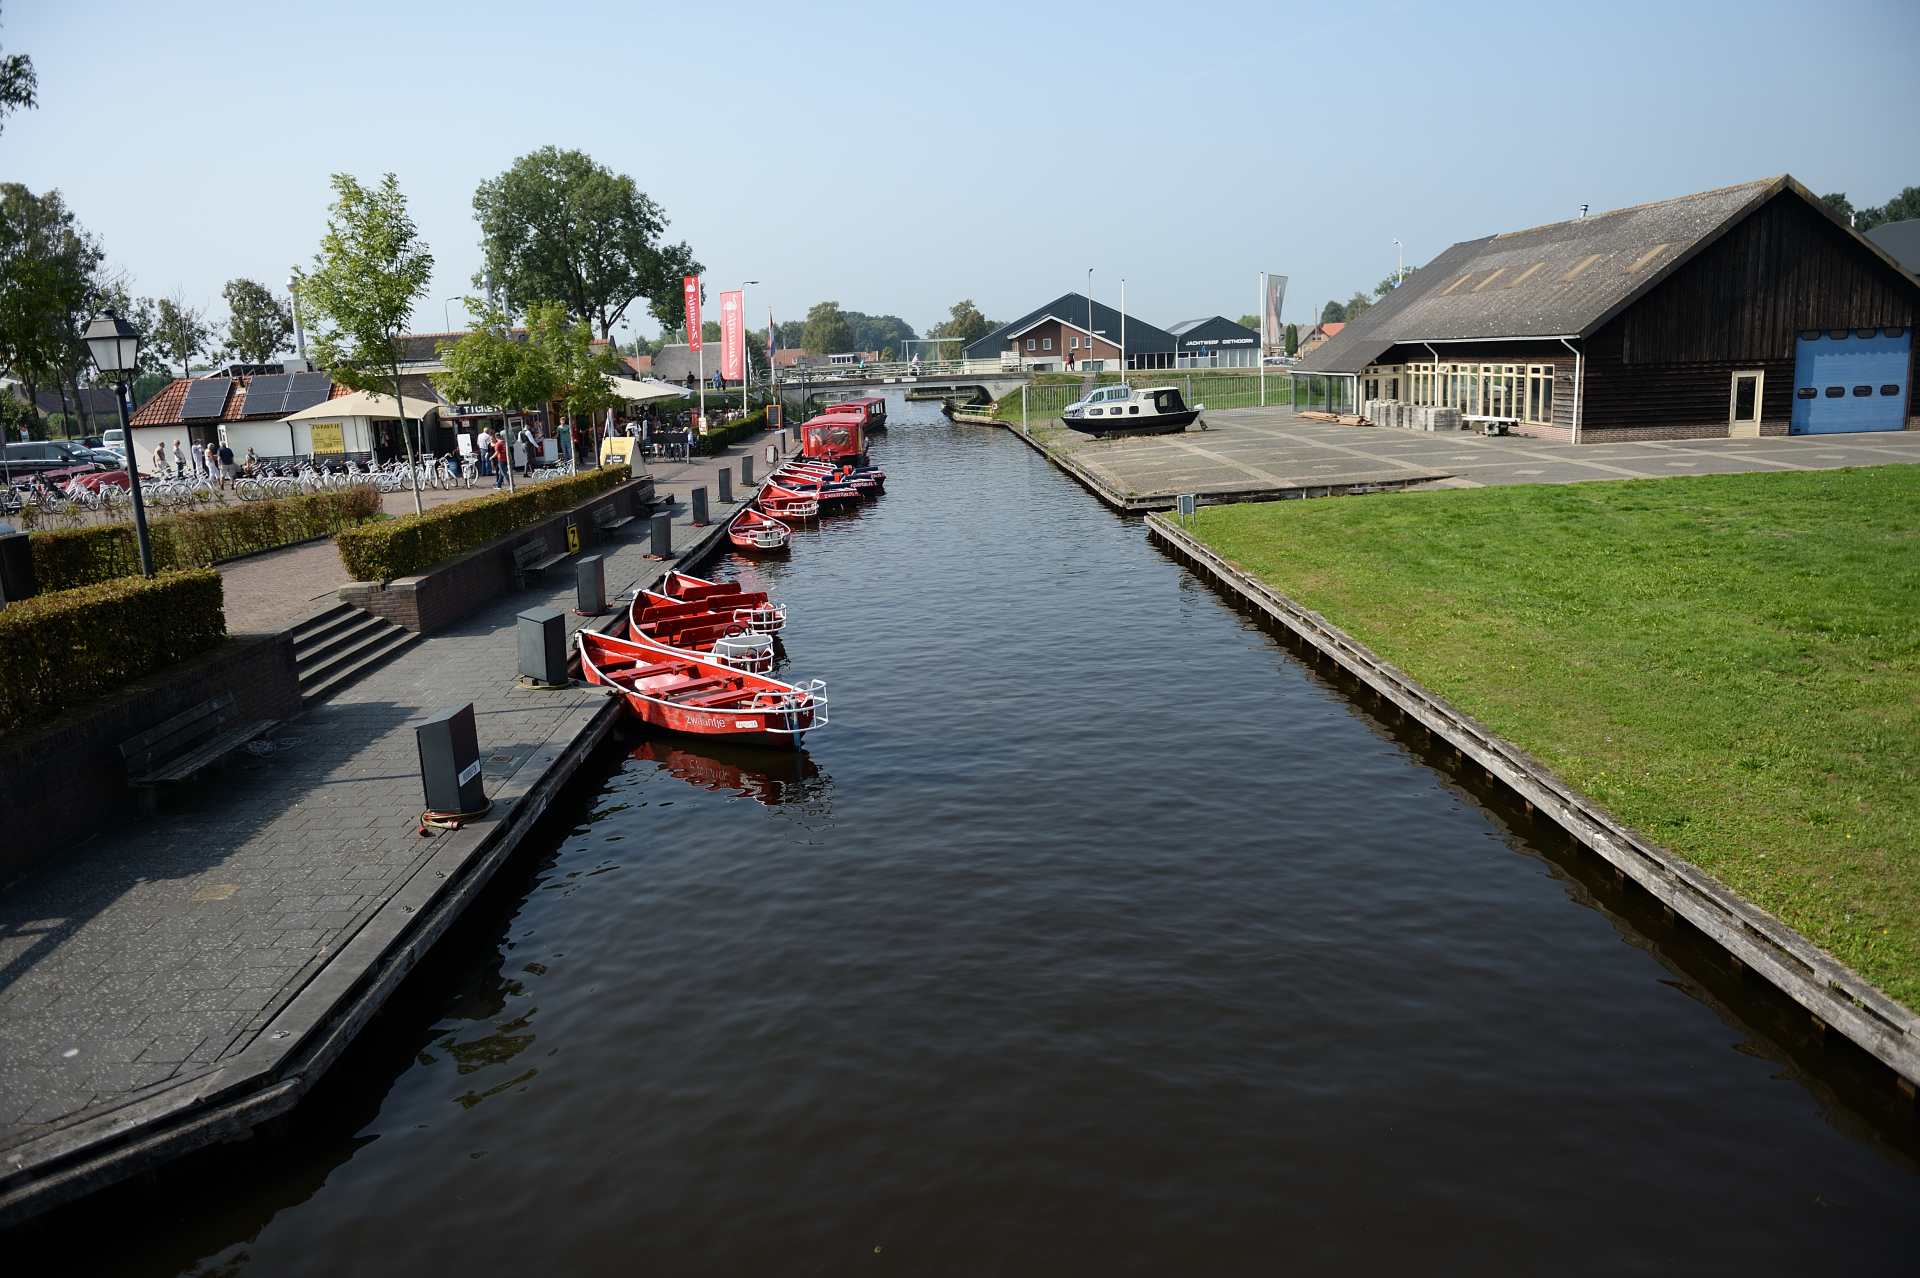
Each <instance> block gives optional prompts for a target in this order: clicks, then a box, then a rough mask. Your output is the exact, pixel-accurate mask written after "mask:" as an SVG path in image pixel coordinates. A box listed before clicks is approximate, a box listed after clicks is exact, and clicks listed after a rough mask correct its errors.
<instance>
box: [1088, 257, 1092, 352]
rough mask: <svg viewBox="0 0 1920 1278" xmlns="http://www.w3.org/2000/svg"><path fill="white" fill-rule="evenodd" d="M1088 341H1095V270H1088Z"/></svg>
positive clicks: (1089, 268)
mask: <svg viewBox="0 0 1920 1278" xmlns="http://www.w3.org/2000/svg"><path fill="white" fill-rule="evenodd" d="M1087 341H1088V342H1089V343H1091V342H1092V341H1093V268H1092V267H1091V266H1089V267H1088V268H1087Z"/></svg>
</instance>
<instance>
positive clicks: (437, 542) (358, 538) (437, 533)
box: [333, 466, 633, 581]
mask: <svg viewBox="0 0 1920 1278" xmlns="http://www.w3.org/2000/svg"><path fill="white" fill-rule="evenodd" d="M632 478H633V470H632V468H631V467H627V466H602V467H601V468H600V469H598V470H589V471H583V472H581V473H580V474H578V475H574V476H571V477H569V478H566V479H546V480H542V481H541V482H539V483H537V484H530V485H528V486H527V487H525V488H522V489H520V490H519V491H518V492H515V493H495V494H494V495H492V496H490V497H469V498H467V499H466V500H465V501H457V502H453V503H451V504H449V505H445V506H437V507H435V508H434V509H432V510H429V511H427V512H426V513H425V514H422V515H403V516H401V517H400V518H398V519H389V520H385V521H383V522H381V523H377V524H366V525H364V526H362V527H359V528H349V529H347V530H345V531H344V532H342V533H340V534H339V535H338V536H336V537H335V538H334V539H333V544H334V545H336V546H338V547H339V548H340V562H341V563H343V564H345V565H346V566H347V572H348V573H349V574H350V575H351V576H352V577H353V579H354V580H355V581H392V580H393V579H394V578H395V577H411V576H414V575H415V574H417V573H423V572H425V571H427V569H429V568H432V567H433V566H434V565H436V564H443V563H445V562H446V561H447V560H449V559H453V558H455V557H457V556H459V555H464V554H466V553H467V552H468V551H469V550H476V549H478V548H479V547H481V546H484V545H486V544H487V543H488V542H490V541H492V540H493V539H494V538H496V537H504V536H506V535H507V534H508V533H510V532H512V531H514V530H515V529H517V528H525V527H526V526H527V525H528V524H536V523H539V522H540V521H541V520H542V519H545V518H546V517H547V516H549V515H553V514H558V513H559V512H560V511H563V510H571V509H572V508H573V507H575V506H578V505H579V504H580V503H581V502H584V501H587V500H589V499H591V498H593V497H597V496H598V495H600V494H601V493H603V492H606V491H607V490H608V489H610V488H616V487H618V486H619V485H621V484H624V483H626V482H627V481H628V480H629V479H632Z"/></svg>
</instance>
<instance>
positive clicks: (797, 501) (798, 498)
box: [754, 480, 820, 520]
mask: <svg viewBox="0 0 1920 1278" xmlns="http://www.w3.org/2000/svg"><path fill="white" fill-rule="evenodd" d="M754 504H755V505H757V506H759V508H760V509H761V510H764V511H766V512H767V513H768V514H769V515H772V516H773V517H774V518H775V519H782V520H786V519H818V518H819V517H820V499H819V498H817V497H813V496H810V495H808V494H806V493H802V492H795V491H794V490H793V489H791V488H782V487H781V486H780V485H779V484H776V483H774V482H773V481H772V480H768V481H767V482H766V483H764V484H762V485H761V486H760V494H759V496H757V497H755V498H754Z"/></svg>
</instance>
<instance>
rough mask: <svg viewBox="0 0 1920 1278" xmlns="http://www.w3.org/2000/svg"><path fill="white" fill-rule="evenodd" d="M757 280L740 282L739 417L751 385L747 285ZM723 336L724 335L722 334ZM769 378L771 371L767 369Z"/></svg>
mask: <svg viewBox="0 0 1920 1278" xmlns="http://www.w3.org/2000/svg"><path fill="white" fill-rule="evenodd" d="M759 282H760V281H759V280H741V281H740V415H741V416H742V417H745V416H746V415H747V387H749V386H751V385H753V352H752V351H750V350H748V349H747V285H749V284H758V283H759ZM723 336H724V334H723ZM767 375H768V376H769V377H771V376H772V375H773V370H772V369H768V370H767Z"/></svg>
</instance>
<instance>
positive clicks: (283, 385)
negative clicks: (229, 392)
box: [247, 373, 293, 417]
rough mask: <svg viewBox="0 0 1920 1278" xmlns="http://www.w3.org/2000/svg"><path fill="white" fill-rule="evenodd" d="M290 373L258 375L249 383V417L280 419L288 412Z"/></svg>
mask: <svg viewBox="0 0 1920 1278" xmlns="http://www.w3.org/2000/svg"><path fill="white" fill-rule="evenodd" d="M292 381H293V376H292V374H290V373H257V374H255V375H254V378H253V380H252V381H250V382H248V383H247V416H249V417H264V416H268V415H272V416H274V417H279V416H280V415H281V414H283V413H285V412H286V411H287V387H288V385H289V384H290V383H291V382H292Z"/></svg>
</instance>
